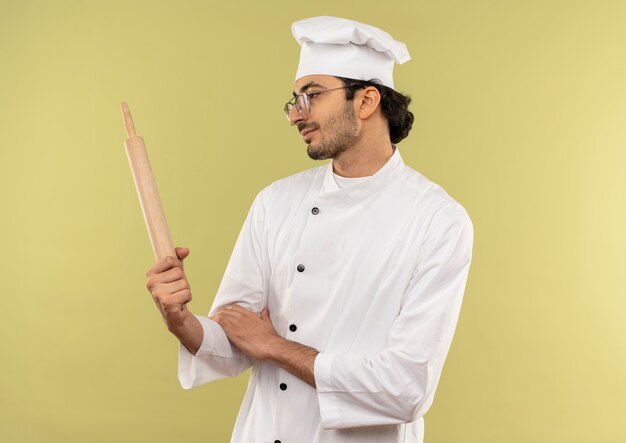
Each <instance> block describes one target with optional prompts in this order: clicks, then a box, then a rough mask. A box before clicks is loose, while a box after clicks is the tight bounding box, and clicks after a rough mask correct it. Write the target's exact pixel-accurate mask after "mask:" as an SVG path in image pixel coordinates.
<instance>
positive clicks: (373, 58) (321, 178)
mask: <svg viewBox="0 0 626 443" xmlns="http://www.w3.org/2000/svg"><path fill="white" fill-rule="evenodd" d="M292 31H293V33H294V36H295V37H296V39H297V40H298V42H299V43H300V44H301V45H302V50H301V58H300V65H299V67H298V72H297V75H296V82H295V91H294V98H293V99H292V100H290V101H289V102H288V103H287V105H286V106H285V112H286V114H287V118H288V119H289V122H290V123H291V124H292V125H294V126H296V127H297V128H298V130H299V132H300V133H301V134H302V137H303V139H304V141H305V143H306V144H307V152H308V154H309V156H310V157H311V158H313V159H328V158H330V159H332V161H331V162H330V163H329V164H327V165H323V166H320V167H317V168H314V169H310V170H308V171H304V172H302V173H299V174H296V175H294V176H291V177H288V178H285V179H283V180H279V181H277V182H275V183H273V184H271V185H270V186H268V187H267V188H265V189H264V190H263V191H261V192H260V193H259V194H258V196H257V197H256V199H255V201H254V203H253V204H252V208H251V209H250V212H249V214H248V217H247V219H246V221H245V223H244V226H243V228H242V230H241V233H240V235H239V238H238V239H237V242H236V245H235V248H234V250H233V253H232V256H231V259H230V262H229V264H228V267H227V269H226V272H225V274H224V277H223V280H222V283H221V285H220V288H219V290H218V293H217V295H216V298H215V302H214V304H213V307H212V308H211V312H210V314H209V316H208V317H204V316H195V315H192V314H191V313H190V312H189V311H188V310H187V309H186V303H187V302H189V300H191V292H190V290H189V284H188V282H187V279H186V277H185V273H184V270H183V263H182V262H183V260H184V259H185V258H186V257H187V255H188V254H189V250H188V249H185V248H177V255H178V258H173V257H168V258H166V259H164V260H161V261H159V262H157V263H156V264H155V265H154V266H153V267H152V268H151V269H150V270H149V271H148V274H147V287H148V289H149V290H150V292H151V294H152V295H153V297H154V299H155V301H156V303H157V305H158V307H159V309H160V310H161V313H162V315H163V318H164V320H165V323H166V324H167V326H168V328H169V330H170V331H171V332H172V333H174V334H175V335H176V336H177V337H178V339H179V340H180V342H181V348H180V354H179V378H180V381H181V384H182V385H183V387H184V388H192V387H194V386H198V385H200V384H203V383H207V382H209V381H212V380H215V379H218V378H221V377H229V376H235V375H237V374H239V373H241V372H242V371H244V370H245V369H247V368H249V367H252V373H251V376H250V383H249V386H248V391H247V392H246V395H245V399H244V401H243V404H242V407H241V410H240V413H239V417H238V419H237V424H236V426H235V429H234V432H233V437H232V441H233V442H255V443H257V442H282V443H292V442H293V443H303V442H304V443H308V442H333V443H334V442H337V443H339V442H342V443H343V442H360V443H362V442H421V441H423V418H422V417H423V415H424V414H425V413H426V411H427V410H428V408H429V407H430V405H431V403H432V400H433V396H434V393H435V388H436V386H437V382H438V380H439V376H440V374H441V370H442V367H443V362H444V360H445V357H446V355H447V352H448V349H449V347H450V343H451V341H452V336H453V334H454V329H455V326H456V322H457V319H458V315H459V310H460V307H461V300H462V297H463V291H464V287H465V282H466V279H467V273H468V270H469V265H470V259H471V247H472V225H471V222H470V219H469V217H468V216H467V214H466V212H465V210H464V209H463V207H462V206H461V205H459V204H458V203H457V202H455V201H454V200H453V199H452V198H450V197H449V196H448V195H447V194H446V193H445V192H444V191H443V189H442V188H440V187H439V186H437V185H436V184H434V183H432V182H430V181H429V180H427V179H426V178H424V177H423V176H422V175H420V174H419V173H417V172H416V171H414V170H413V169H411V168H409V167H407V166H406V165H405V164H404V163H403V161H402V158H401V156H400V152H399V151H398V149H397V148H396V146H395V143H397V142H399V141H400V140H401V139H402V138H404V137H405V136H406V135H407V134H408V131H409V130H410V127H411V124H412V121H413V117H412V114H411V113H410V112H408V109H407V105H408V102H409V99H408V97H405V96H402V95H401V94H398V93H397V92H395V91H394V90H393V87H394V85H393V76H392V72H393V65H394V62H396V63H403V62H405V61H407V60H408V59H409V56H408V53H407V51H406V47H405V46H404V44H403V43H401V42H397V41H395V40H394V39H393V38H392V37H391V36H390V35H388V34H387V33H385V32H383V31H381V30H380V29H377V28H374V27H371V26H368V25H365V24H362V23H357V22H353V21H350V20H345V19H339V18H334V17H316V18H311V19H307V20H302V21H299V22H296V23H294V25H293V27H292ZM369 80H375V81H369Z"/></svg>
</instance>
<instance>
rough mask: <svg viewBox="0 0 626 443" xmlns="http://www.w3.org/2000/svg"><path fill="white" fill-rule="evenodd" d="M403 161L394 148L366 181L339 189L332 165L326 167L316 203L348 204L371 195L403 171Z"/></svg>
mask: <svg viewBox="0 0 626 443" xmlns="http://www.w3.org/2000/svg"><path fill="white" fill-rule="evenodd" d="M404 167H405V166H404V161H403V160H402V156H401V155H400V151H399V150H398V148H397V147H395V146H394V152H393V154H392V155H391V158H389V160H387V163H385V164H384V165H383V167H382V168H380V169H379V170H378V171H376V172H375V173H374V175H372V176H370V177H369V178H368V179H367V180H365V181H363V182H361V183H358V184H356V185H354V186H349V187H346V188H340V187H339V186H337V182H336V181H335V178H334V177H333V163H332V162H330V163H328V165H326V171H325V173H324V179H323V182H322V189H321V193H320V195H319V197H318V201H320V202H324V203H342V202H343V203H350V202H354V201H358V200H361V199H363V198H365V197H367V196H369V195H372V194H374V193H376V192H377V191H379V190H380V189H382V188H383V187H385V186H386V185H387V184H389V183H390V182H392V181H393V180H395V179H396V178H398V177H399V176H400V174H401V172H402V171H403V170H404Z"/></svg>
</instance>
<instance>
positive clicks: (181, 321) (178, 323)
mask: <svg viewBox="0 0 626 443" xmlns="http://www.w3.org/2000/svg"><path fill="white" fill-rule="evenodd" d="M192 317H193V318H195V317H194V316H193V314H192V313H191V312H190V311H189V309H187V308H186V307H184V308H183V309H182V310H181V312H180V313H179V314H178V315H176V316H175V317H174V316H170V317H169V318H167V317H163V321H164V322H165V325H166V326H167V330H168V331H170V332H171V333H172V334H174V335H176V336H177V337H178V336H180V335H181V334H183V333H184V331H185V330H187V329H189V321H190V320H191V319H192Z"/></svg>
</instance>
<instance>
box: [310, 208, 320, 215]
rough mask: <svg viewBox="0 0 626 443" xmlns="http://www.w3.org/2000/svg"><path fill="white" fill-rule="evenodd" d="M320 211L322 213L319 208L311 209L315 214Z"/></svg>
mask: <svg viewBox="0 0 626 443" xmlns="http://www.w3.org/2000/svg"><path fill="white" fill-rule="evenodd" d="M319 213H320V210H319V208H313V209H311V214H313V215H317V214H319Z"/></svg>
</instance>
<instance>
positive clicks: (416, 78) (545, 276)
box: [0, 0, 626, 443]
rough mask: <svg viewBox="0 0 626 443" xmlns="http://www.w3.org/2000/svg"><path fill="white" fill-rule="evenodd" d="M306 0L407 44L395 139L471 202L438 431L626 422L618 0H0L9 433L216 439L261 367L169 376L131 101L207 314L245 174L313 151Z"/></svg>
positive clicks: (591, 436)
mask: <svg viewBox="0 0 626 443" xmlns="http://www.w3.org/2000/svg"><path fill="white" fill-rule="evenodd" d="M314 15H337V16H343V17H349V18H353V19H355V20H360V21H364V22H368V23H371V24H373V25H377V26H379V27H381V28H383V29H385V30H388V31H389V32H390V33H391V34H392V35H393V36H394V37H396V38H397V39H399V40H402V41H404V42H406V43H407V46H408V48H409V50H410V52H411V54H412V56H413V60H412V61H410V62H409V63H408V64H405V65H403V66H399V67H397V69H396V85H397V87H398V89H400V90H402V91H403V92H405V93H408V94H411V95H412V97H413V99H414V104H413V108H412V109H413V112H414V113H415V116H416V124H415V127H414V130H413V132H412V134H411V136H410V137H409V138H408V139H407V140H405V141H403V142H402V143H401V144H400V149H401V151H402V155H403V157H404V159H405V162H406V163H407V164H408V165H410V166H412V167H413V168H415V169H417V170H418V171H420V172H422V173H423V174H424V175H426V176H427V177H429V178H430V179H431V180H433V181H435V182H437V183H439V184H441V185H442V186H443V187H444V188H445V189H446V190H447V191H448V192H449V193H450V194H451V195H452V196H453V197H454V198H456V199H457V200H458V201H460V202H461V203H462V204H463V205H464V206H465V207H466V209H467V210H468V212H469V214H470V216H471V217H472V220H473V222H474V227H475V247H474V261H473V265H472V269H471V271H470V278H469V281H468V286H467V291H466V295H465V301H464V305H463V309H462V312H461V318H460V322H459V325H458V329H457V333H456V337H455V341H454V343H453V346H452V349H451V351H450V354H449V357H448V361H447V363H446V366H445V368H444V373H443V376H442V378H441V382H440V385H439V389H438V393H437V396H436V398H435V402H434V405H433V407H432V408H431V410H430V411H429V413H428V414H427V416H426V442H427V443H447V442H450V443H453V442H454V443H456V442H463V443H487V442H494V443H518V442H519V443H522V442H523V443H527V442H542V443H543V442H545V443H557V442H559V443H560V442H568V443H570V442H594V443H595V442H623V441H626V425H625V424H624V421H623V418H624V412H625V411H626V407H625V401H624V398H625V397H626V382H625V381H624V374H625V373H626V321H624V313H625V312H626V300H625V297H624V296H625V295H626V291H625V289H624V287H625V285H624V263H626V252H625V251H626V234H625V230H624V226H626V193H625V188H626V174H625V173H624V171H625V169H626V168H625V166H626V118H625V117H626V81H625V79H626V55H625V54H626V51H625V47H626V26H624V17H626V3H624V2H622V1H614V2H610V1H603V0H599V1H594V2H591V1H587V2H583V1H545V0H544V1H536V0H533V1H521V0H520V1H487V0H478V1H464V0H448V1H446V0H440V1H434V0H433V1H410V2H409V1H394V2H373V1H369V0H361V1H350V2H336V1H329V0H321V1H317V2H309V3H307V2H292V1H281V2H269V3H265V2H253V1H251V0H248V1H232V2H229V3H226V2H219V3H216V2H212V1H179V2H174V1H147V0H146V1H117V0H114V1H107V2H96V1H69V0H63V1H21V2H18V1H8V0H0V168H2V169H1V174H0V189H1V191H0V192H1V196H2V197H1V199H0V204H1V211H2V217H1V218H0V229H1V230H2V232H3V244H4V253H3V254H2V255H1V257H0V269H1V276H2V281H1V284H0V288H1V289H2V294H1V297H2V298H1V300H2V302H1V304H0V306H1V307H2V310H1V311H0V318H1V320H0V350H1V352H2V354H1V355H2V365H1V366H0V441H2V442H5V441H6V442H87V441H89V442H136V441H150V442H172V441H185V442H225V441H228V438H229V436H230V432H231V429H232V425H233V423H234V420H235V417H236V414H237V410H238V407H239V404H240V401H241V398H242V394H243V392H244V390H245V386H246V377H247V373H246V374H244V375H243V376H242V377H239V378H237V379H232V380H222V381H219V382H215V383H213V384H210V385H206V386H203V387H201V388H199V389H196V390H193V391H183V390H182V389H181V388H180V386H179V385H178V381H177V378H176V364H177V357H176V355H177V343H176V341H175V340H174V339H173V337H171V336H170V335H169V334H168V332H167V331H166V330H165V328H164V326H163V324H162V322H161V320H160V316H159V314H158V311H157V310H156V308H155V307H154V306H153V302H152V300H151V298H150V296H149V294H148V292H147V290H146V289H145V286H144V285H145V278H144V274H145V272H146V270H147V269H148V268H149V267H150V266H151V264H152V261H153V258H152V252H151V250H150V247H149V242H148V237H147V234H146V231H145V227H144V224H143V219H142V216H141V212H140V209H139V205H138V201H137V197H136V195H135V190H134V186H133V182H132V178H131V175H130V172H129V168H128V164H127V160H126V157H125V153H124V149H123V141H124V140H125V133H124V129H123V125H122V120H121V117H120V111H119V104H120V102H121V101H122V100H126V101H128V103H129V105H130V108H131V111H132V113H133V116H134V118H135V123H136V127H137V131H138V134H140V135H142V136H143V137H144V138H145V140H146V144H147V147H148V149H149V152H150V156H151V161H152V165H153V169H154V172H155V175H156V178H157V182H158V184H159V188H160V192H161V196H162V199H163V203H164V206H165V209H166V211H167V215H168V219H169V222H170V226H171V230H172V234H173V237H174V239H175V243H176V244H177V245H180V246H188V247H190V248H191V256H190V257H189V259H188V260H187V265H186V266H187V274H188V276H189V279H190V281H191V285H192V289H193V294H194V300H193V302H192V303H191V305H190V306H191V309H192V310H193V311H194V312H197V313H206V312H207V311H208V309H209V307H210V305H211V301H212V299H213V296H214V294H215V291H216V289H217V286H218V285H219V282H220V279H221V276H222V273H223V270H224V267H225V265H226V262H227V260H228V257H229V255H230V251H231V248H232V246H233V244H234V241H235V238H236V236H237V233H238V231H239V228H240V227H241V224H242V223H243V220H244V217H245V214H246V213H247V210H248V207H249V205H250V203H251V202H252V199H253V198H254V196H255V195H256V193H257V192H258V191H259V190H260V189H262V188H263V187H264V186H265V185H267V184H269V183H270V182H272V181H273V180H276V179H278V178H281V177H284V176H286V175H290V174H293V173H295V172H298V171H300V170H303V169H306V168H310V167H313V166H315V165H316V163H314V162H313V161H312V160H309V159H308V157H307V156H306V154H305V146H304V144H303V143H302V140H301V138H300V136H299V135H298V134H297V131H295V130H294V129H293V128H290V127H289V126H288V124H287V122H286V120H285V118H284V116H283V114H282V107H283V104H284V102H285V101H286V100H287V99H288V98H289V96H290V94H291V91H292V86H293V76H294V73H295V69H296V65H297V58H298V50H299V47H298V45H297V44H296V42H295V41H294V40H293V39H292V37H291V33H290V24H291V22H292V21H294V20H297V19H301V18H305V17H308V16H314Z"/></svg>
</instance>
